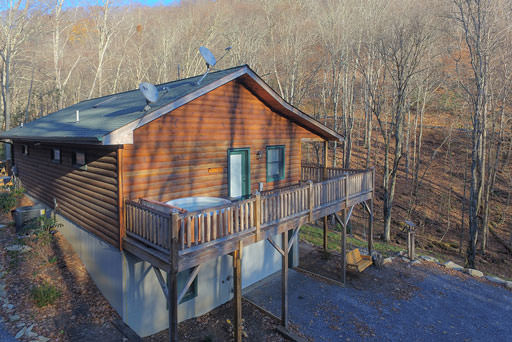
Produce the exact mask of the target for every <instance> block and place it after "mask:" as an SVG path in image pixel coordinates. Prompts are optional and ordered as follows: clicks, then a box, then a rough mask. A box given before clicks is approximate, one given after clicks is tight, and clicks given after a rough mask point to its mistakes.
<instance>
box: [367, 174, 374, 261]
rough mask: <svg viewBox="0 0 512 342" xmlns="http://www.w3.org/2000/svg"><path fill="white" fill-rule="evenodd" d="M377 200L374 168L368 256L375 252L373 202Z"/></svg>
mask: <svg viewBox="0 0 512 342" xmlns="http://www.w3.org/2000/svg"><path fill="white" fill-rule="evenodd" d="M374 199H375V167H372V198H371V199H370V217H369V222H368V228H369V230H370V231H369V232H368V254H369V255H372V251H373V201H374Z"/></svg>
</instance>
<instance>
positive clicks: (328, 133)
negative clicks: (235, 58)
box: [242, 68, 344, 141]
mask: <svg viewBox="0 0 512 342" xmlns="http://www.w3.org/2000/svg"><path fill="white" fill-rule="evenodd" d="M247 69H248V72H247V76H249V77H250V79H251V80H252V81H254V82H255V84H251V82H250V81H249V82H248V80H247V79H243V80H242V81H243V82H244V84H245V85H246V86H247V87H249V88H250V89H251V90H253V91H256V92H257V91H258V90H259V89H257V87H259V88H260V89H263V90H264V91H265V93H266V94H268V95H270V98H266V99H262V100H263V101H264V102H266V103H267V105H269V106H270V107H272V108H273V109H274V110H275V111H277V112H281V113H283V114H285V115H286V116H287V117H288V119H290V120H292V121H295V122H296V123H298V124H299V125H301V126H303V127H304V128H306V129H308V130H309V131H311V132H313V133H314V134H316V135H318V136H320V137H322V138H323V139H325V140H328V141H343V140H344V138H343V136H342V135H341V134H339V133H338V132H336V131H334V130H332V129H330V128H329V127H327V126H325V125H323V124H322V123H320V122H318V121H317V120H315V119H314V118H312V117H311V116H309V115H307V114H305V113H303V112H302V111H301V110H299V109H297V108H295V107H294V106H292V105H291V104H289V103H288V102H286V101H285V100H284V99H283V98H282V97H281V96H280V95H279V94H278V93H276V92H275V90H274V89H272V87H270V86H269V85H268V84H267V83H266V82H265V81H264V80H263V79H261V78H260V77H259V76H258V75H257V74H256V73H255V72H253V71H252V70H251V69H250V68H247Z"/></svg>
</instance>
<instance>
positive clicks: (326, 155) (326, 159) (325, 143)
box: [323, 140, 329, 180]
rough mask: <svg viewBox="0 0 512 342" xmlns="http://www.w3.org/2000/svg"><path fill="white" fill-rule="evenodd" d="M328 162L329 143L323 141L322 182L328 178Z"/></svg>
mask: <svg viewBox="0 0 512 342" xmlns="http://www.w3.org/2000/svg"><path fill="white" fill-rule="evenodd" d="M328 160H329V141H327V140H325V141H324V174H323V180H327V178H329V175H328V171H327V161H328Z"/></svg>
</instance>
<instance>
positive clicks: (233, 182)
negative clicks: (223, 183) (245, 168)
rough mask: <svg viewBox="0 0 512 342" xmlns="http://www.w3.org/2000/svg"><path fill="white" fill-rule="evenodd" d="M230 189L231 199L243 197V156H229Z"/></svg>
mask: <svg viewBox="0 0 512 342" xmlns="http://www.w3.org/2000/svg"><path fill="white" fill-rule="evenodd" d="M229 158H230V160H229V177H230V180H229V187H230V195H231V197H240V196H242V155H241V154H239V153H238V154H230V155H229Z"/></svg>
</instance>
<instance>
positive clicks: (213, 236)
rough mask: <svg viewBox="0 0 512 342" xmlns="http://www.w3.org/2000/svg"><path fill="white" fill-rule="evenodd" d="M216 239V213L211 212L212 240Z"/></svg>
mask: <svg viewBox="0 0 512 342" xmlns="http://www.w3.org/2000/svg"><path fill="white" fill-rule="evenodd" d="M219 237H220V236H219ZM216 239H217V212H216V211H213V212H212V240H216Z"/></svg>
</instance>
